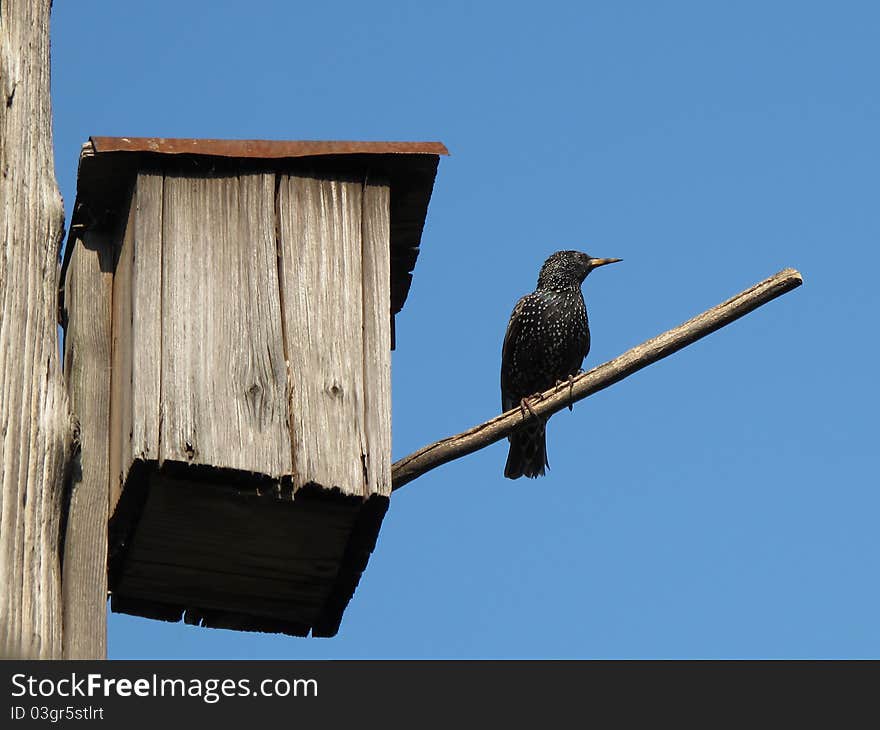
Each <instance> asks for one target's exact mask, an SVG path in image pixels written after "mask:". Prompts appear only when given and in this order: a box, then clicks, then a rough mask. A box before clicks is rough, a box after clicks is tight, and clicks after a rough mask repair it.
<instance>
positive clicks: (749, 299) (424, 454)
mask: <svg viewBox="0 0 880 730" xmlns="http://www.w3.org/2000/svg"><path fill="white" fill-rule="evenodd" d="M802 283H803V279H802V278H801V275H800V273H799V272H797V271H795V270H794V269H784V270H782V271H780V272H779V273H777V274H774V275H773V276H771V277H768V278H767V279H764V281H761V282H758V283H757V284H755V285H754V286H753V287H750V288H749V289H746V290H745V291H743V292H740V293H739V294H737V295H736V296H735V297H731V298H730V299H728V300H727V301H725V302H722V303H721V304H718V305H717V306H715V307H712V309H709V310H707V311H705V312H703V313H702V314H698V315H697V316H696V317H693V318H692V319H689V320H688V321H687V322H685V323H684V324H680V325H679V326H678V327H674V328H673V329H671V330H668V331H667V332H664V333H663V334H660V335H657V336H656V337H653V338H652V339H650V340H648V341H647V342H643V343H642V344H641V345H638V346H636V347H633V348H632V349H630V350H627V351H626V352H625V353H623V354H622V355H620V356H618V357H616V358H614V360H609V361H608V362H606V363H603V364H602V365H598V366H597V367H594V368H593V369H592V370H589V371H588V372H586V373H583V374H581V375H578V376H577V377H576V378H574V381H573V382H572V384H571V387H569V386H568V385H566V386H565V387H562V388H559V389H554V388H551V389H550V390H548V391H546V392H545V393H544V394H543V397H542V398H541V399H540V400H538V399H534V400H532V401H530V403H531V406H532V411H533V412H534V415H532V414H531V413H529V412H528V411H526V412H525V413H523V412H522V411H521V410H520V409H519V408H514V409H513V410H510V411H507V412H506V413H502V414H501V415H500V416H496V417H495V418H492V419H490V420H488V421H486V422H485V423H481V424H479V425H478V426H474V427H473V428H471V429H468V430H467V431H464V432H462V433H459V434H456V435H455V436H449V437H448V438H445V439H441V440H440V441H436V442H434V443H433V444H428V445H427V446H424V447H422V448H421V449H419V450H418V451H416V452H414V453H412V454H410V455H409V456H405V457H404V458H402V459H400V460H398V461H396V462H395V463H394V464H393V465H392V467H391V484H392V487H391V488H392V489H399V488H400V487H402V486H403V485H404V484H408V483H409V482H411V481H412V480H413V479H416V478H417V477H420V476H421V475H422V474H424V473H425V472H428V471H430V470H431V469H435V468H436V467H438V466H440V465H441V464H446V463H447V462H450V461H452V460H453V459H458V458H460V457H462V456H465V455H467V454H472V453H473V452H474V451H479V450H480V449H482V448H483V447H485V446H488V445H489V444H493V443H495V442H496V441H500V440H501V439H503V438H506V437H507V435H508V434H510V433H511V431H513V430H514V429H515V428H516V427H517V426H519V425H520V424H521V423H523V422H524V421H525V420H527V419H529V418H534V417H535V416H540V417H544V418H549V417H550V416H552V415H553V414H554V413H556V412H557V411H561V410H562V409H563V408H565V407H566V406H567V405H569V404H570V403H574V402H575V401H579V400H581V399H582V398H586V397H587V396H588V395H592V394H593V393H596V392H598V391H600V390H602V389H604V388H607V387H608V386H609V385H613V384H614V383H616V382H618V381H619V380H623V379H624V378H625V377H627V376H629V375H632V374H633V373H635V372H637V371H638V370H641V369H642V368H644V367H647V366H648V365H650V364H652V363H655V362H657V361H658V360H661V359H662V358H664V357H667V356H669V355H671V354H672V353H674V352H678V351H679V350H680V349H682V348H683V347H687V346H688V345H690V344H691V343H693V342H696V341H697V340H699V339H700V338H702V337H705V336H706V335H708V334H710V333H712V332H714V331H715V330H717V329H720V328H721V327H724V326H725V325H728V324H730V323H731V322H733V321H734V320H737V319H739V318H740V317H742V316H744V315H746V314H748V313H749V312H751V311H752V310H753V309H757V308H758V307H760V306H761V305H762V304H766V303H767V302H769V301H771V300H773V299H776V297H778V296H781V295H783V294H785V293H786V292H789V291H791V290H792V289H795V288H797V287H799V286H800V285H801V284H802Z"/></svg>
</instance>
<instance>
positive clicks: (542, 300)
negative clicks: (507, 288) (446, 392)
mask: <svg viewBox="0 0 880 730" xmlns="http://www.w3.org/2000/svg"><path fill="white" fill-rule="evenodd" d="M615 261H619V259H594V258H591V257H590V256H588V255H587V254H585V253H581V252H580V251H557V252H556V253H554V254H553V255H552V256H550V257H549V258H548V259H547V260H546V261H545V262H544V265H543V266H542V267H541V273H540V274H539V276H538V285H537V288H536V289H535V291H534V292H532V293H531V294H526V296H524V297H523V298H522V299H520V300H519V301H518V302H517V303H516V306H515V307H514V308H513V313H512V314H511V315H510V322H509V323H508V325H507V333H506V334H505V336H504V345H503V346H502V351H501V404H502V407H503V409H504V410H505V411H507V410H509V409H511V408H513V407H515V406H517V405H518V404H519V403H520V402H521V401H522V399H523V398H528V397H529V396H532V395H534V394H536V393H540V392H542V391H544V390H547V389H548V388H550V387H552V386H553V385H555V384H556V383H557V382H559V381H562V380H565V379H566V378H568V377H569V376H570V375H574V374H576V373H577V372H578V371H579V370H580V367H581V363H583V361H584V358H585V357H586V356H587V353H588V352H589V351H590V326H589V321H588V319H587V308H586V306H585V305H584V297H583V294H582V293H581V284H582V283H583V281H584V279H585V278H586V277H587V274H589V273H590V271H591V270H592V269H594V268H595V267H597V266H602V265H604V264H609V263H613V262H615ZM509 441H510V451H509V453H508V456H507V464H506V466H505V468H504V476H506V477H508V478H510V479H517V478H518V477H521V476H527V477H537V476H541V475H542V474H544V469H545V467H547V466H549V464H548V462H547V445H546V426H545V424H544V423H530V424H527V425H525V426H523V427H522V428H520V429H518V430H517V431H515V432H514V433H513V434H511V436H510V437H509Z"/></svg>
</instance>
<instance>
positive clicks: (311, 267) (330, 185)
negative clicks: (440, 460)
mask: <svg viewBox="0 0 880 730" xmlns="http://www.w3.org/2000/svg"><path fill="white" fill-rule="evenodd" d="M444 154H447V153H446V149H445V147H444V146H443V145H442V144H439V143H355V142H266V141H221V140H173V139H135V138H126V137H122V138H107V137H94V138H92V139H91V140H90V141H89V142H88V143H87V144H86V145H85V146H84V148H83V152H82V156H81V159H80V167H79V177H78V186H77V202H76V206H75V212H74V215H73V220H72V222H71V231H70V239H69V242H68V246H67V251H66V256H65V262H64V269H65V270H64V278H63V281H64V289H65V291H64V297H65V298H64V318H65V324H66V327H65V335H66V336H65V349H66V352H65V362H66V367H68V368H69V369H70V373H69V377H70V378H73V379H74V380H75V384H74V385H73V386H72V387H71V398H72V400H73V402H74V403H73V407H74V412H75V413H76V414H77V417H78V418H79V421H80V429H81V432H82V438H81V440H82V463H83V468H84V469H85V468H87V469H88V470H89V472H90V474H91V475H92V476H91V477H89V478H90V479H91V480H92V481H93V482H96V483H97V484H98V491H99V492H100V483H101V479H102V476H101V475H102V474H103V475H105V477H104V478H106V489H105V493H106V499H107V510H108V516H109V574H108V580H109V590H110V593H111V607H112V609H113V610H114V611H118V612H123V613H131V614H136V615H140V616H147V617H152V618H158V619H164V620H171V621H177V620H180V619H181V618H183V619H184V620H185V621H186V622H188V623H193V624H200V625H204V626H212V627H224V628H232V629H243V630H257V631H272V632H283V633H289V634H295V635H302V636H304V635H307V634H308V633H309V632H311V633H312V635H314V636H332V635H334V634H335V633H336V632H337V630H338V628H339V624H340V620H341V618H342V613H343V611H344V610H345V607H346V605H347V604H348V602H349V599H350V598H351V596H352V594H353V592H354V590H355V587H356V586H357V583H358V580H359V579H360V576H361V573H362V572H363V570H364V568H365V567H366V564H367V560H368V558H369V555H370V553H371V552H372V550H373V547H374V545H375V542H376V538H377V535H378V532H379V528H380V525H381V522H382V518H383V516H384V514H385V510H386V508H387V504H388V498H389V495H390V493H391V475H390V466H391V382H390V350H391V349H392V347H393V341H394V316H395V314H396V313H397V312H399V311H400V309H401V307H402V306H403V303H404V301H405V299H406V296H407V293H408V290H409V285H410V280H411V272H412V270H413V267H414V265H415V260H416V256H417V254H418V246H419V241H420V237H421V233H422V228H423V225H424V221H425V215H426V213H427V208H428V201H429V199H430V196H431V191H432V187H433V182H434V177H435V174H436V170H437V165H438V160H439V156H440V155H444ZM86 371H88V372H86ZM102 433H104V434H105V435H106V439H102V436H101V434H102ZM102 470H103V471H102ZM99 501H100V500H99Z"/></svg>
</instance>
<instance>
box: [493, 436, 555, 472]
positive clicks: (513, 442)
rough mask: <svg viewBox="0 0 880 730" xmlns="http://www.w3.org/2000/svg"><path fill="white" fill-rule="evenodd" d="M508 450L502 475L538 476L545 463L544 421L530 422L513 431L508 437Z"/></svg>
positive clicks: (545, 437) (547, 465)
mask: <svg viewBox="0 0 880 730" xmlns="http://www.w3.org/2000/svg"><path fill="white" fill-rule="evenodd" d="M508 438H509V440H510V451H508V453H507V464H506V465H505V467H504V476H506V477H507V478H508V479H519V478H520V477H532V478H534V477H539V476H543V474H544V467H549V466H550V464H549V463H547V429H546V424H544V423H532V424H528V425H526V426H523V427H522V428H520V429H517V430H516V431H514V432H513V433H512V434H511V435H510V436H509V437H508Z"/></svg>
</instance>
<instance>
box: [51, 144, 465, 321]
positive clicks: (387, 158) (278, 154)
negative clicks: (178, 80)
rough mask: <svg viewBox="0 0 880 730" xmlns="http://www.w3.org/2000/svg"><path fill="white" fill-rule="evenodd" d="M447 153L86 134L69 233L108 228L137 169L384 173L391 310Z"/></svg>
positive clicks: (401, 294) (436, 147) (406, 283)
mask: <svg viewBox="0 0 880 730" xmlns="http://www.w3.org/2000/svg"><path fill="white" fill-rule="evenodd" d="M448 154H449V152H448V150H447V149H446V147H445V145H443V144H442V143H441V142H351V141H314V140H288V141H280V140H224V139H169V138H164V137H90V138H89V141H88V142H86V143H85V144H84V145H83V148H82V153H81V155H80V161H79V173H78V177H77V194H76V205H75V206H74V212H73V215H72V220H71V226H70V228H71V233H72V235H73V234H74V233H75V232H76V231H77V230H78V229H82V228H86V227H91V226H100V225H111V224H112V222H113V221H114V220H116V218H117V216H118V214H119V213H120V212H121V211H122V210H123V209H124V206H125V205H126V204H127V201H128V195H129V191H130V189H131V184H132V182H133V180H134V177H135V175H136V174H137V172H138V170H144V169H155V168H156V167H165V166H167V165H168V164H172V163H176V164H177V170H178V174H179V170H180V169H181V166H183V167H184V169H187V170H188V169H190V166H191V170H192V175H193V176H200V175H212V174H218V173H223V172H233V171H235V170H253V169H257V170H272V169H279V170H281V169H289V168H290V167H291V166H298V165H300V166H301V165H304V164H305V165H308V167H309V168H310V169H315V170H316V171H322V172H323V171H330V172H338V173H340V174H357V175H365V176H368V177H372V178H384V179H387V180H388V182H389V184H390V186H391V311H392V314H396V313H397V312H399V311H400V310H401V309H402V308H403V304H404V302H405V301H406V297H407V294H408V293H409V287H410V283H411V281H412V271H413V269H414V267H415V263H416V258H417V257H418V253H419V244H420V242H421V236H422V229H423V228H424V224H425V216H426V215H427V211H428V202H429V201H430V199H431V192H432V190H433V187H434V178H435V176H436V174H437V166H438V163H439V159H440V155H448ZM71 248H72V247H71V246H70V245H68V250H67V251H66V253H65V262H64V266H65V268H66V265H67V260H68V258H69V256H70V249H71Z"/></svg>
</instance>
